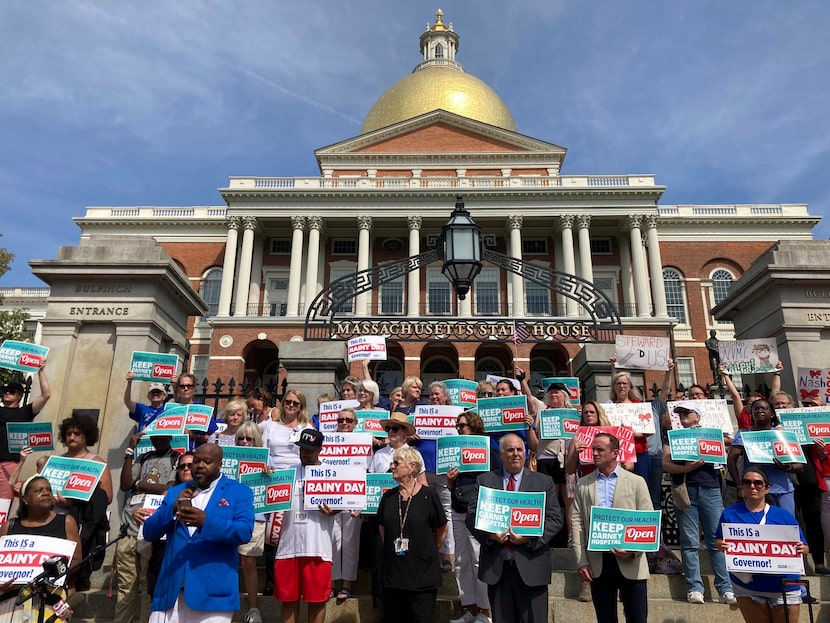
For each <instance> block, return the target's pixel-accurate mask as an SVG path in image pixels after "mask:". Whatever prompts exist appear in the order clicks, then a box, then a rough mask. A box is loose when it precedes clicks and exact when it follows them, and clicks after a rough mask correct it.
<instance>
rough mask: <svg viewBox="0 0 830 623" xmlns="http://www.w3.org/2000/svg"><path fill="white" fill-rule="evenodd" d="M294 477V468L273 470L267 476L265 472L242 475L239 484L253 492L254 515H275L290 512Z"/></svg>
mask: <svg viewBox="0 0 830 623" xmlns="http://www.w3.org/2000/svg"><path fill="white" fill-rule="evenodd" d="M295 477H296V472H295V470H294V468H291V469H275V470H273V471H272V472H271V473H270V474H269V475H266V474H265V472H258V473H246V474H243V475H242V476H240V477H239V482H241V483H242V484H243V485H247V486H248V487H250V488H251V491H253V492H254V512H255V513H275V512H278V511H290V510H291V500H292V499H293V498H294V479H295Z"/></svg>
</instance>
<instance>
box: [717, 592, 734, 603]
mask: <svg viewBox="0 0 830 623" xmlns="http://www.w3.org/2000/svg"><path fill="white" fill-rule="evenodd" d="M718 601H719V602H721V603H722V604H729V605H730V606H731V605H733V604H736V603H738V600H737V599H736V598H735V593H733V592H732V591H726V592H725V593H724V594H723V595H721V596H720V599H719V600H718Z"/></svg>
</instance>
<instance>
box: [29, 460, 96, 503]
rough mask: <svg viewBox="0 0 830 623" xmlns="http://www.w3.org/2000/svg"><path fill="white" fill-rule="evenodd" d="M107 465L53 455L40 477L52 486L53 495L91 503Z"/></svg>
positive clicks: (41, 471)
mask: <svg viewBox="0 0 830 623" xmlns="http://www.w3.org/2000/svg"><path fill="white" fill-rule="evenodd" d="M106 467H107V464H106V463H101V462H99V461H90V460H89V459H71V458H69V457H67V456H55V455H52V456H50V457H49V459H48V460H47V461H46V465H44V466H43V469H42V470H40V475H41V476H43V477H44V478H46V479H47V480H48V481H49V484H51V485H52V493H54V494H55V495H57V494H58V493H59V494H61V495H62V496H63V497H65V498H72V499H74V500H81V501H82V502H89V499H90V498H91V497H92V492H93V490H94V489H95V487H96V486H97V485H98V481H99V480H101V474H103V473H104V469H106Z"/></svg>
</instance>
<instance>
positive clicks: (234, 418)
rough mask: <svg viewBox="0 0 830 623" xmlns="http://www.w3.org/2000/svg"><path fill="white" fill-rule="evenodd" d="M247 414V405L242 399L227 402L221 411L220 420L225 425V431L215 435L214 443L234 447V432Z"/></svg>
mask: <svg viewBox="0 0 830 623" xmlns="http://www.w3.org/2000/svg"><path fill="white" fill-rule="evenodd" d="M247 414H248V405H246V404H245V401H244V400H242V398H234V399H233V400H230V401H228V404H227V405H225V410H224V411H222V417H221V418H220V419H221V420H222V421H223V422H224V423H225V429H224V430H223V431H222V432H219V433H216V439H215V441H216V443H217V444H218V445H220V446H233V445H236V431H238V430H239V427H240V426H241V425H242V422H244V421H245V416H246V415H247Z"/></svg>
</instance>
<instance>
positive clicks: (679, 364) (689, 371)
mask: <svg viewBox="0 0 830 623" xmlns="http://www.w3.org/2000/svg"><path fill="white" fill-rule="evenodd" d="M674 365H675V369H676V370H677V386H678V387H680V386H681V385H683V387H684V388H685V389H686V390H687V391H688V389H689V387H690V386H691V385H694V384H695V360H694V359H693V358H692V357H678V358H677V359H675V360H674ZM705 384H706V383H705V382H704V383H701V385H705Z"/></svg>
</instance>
